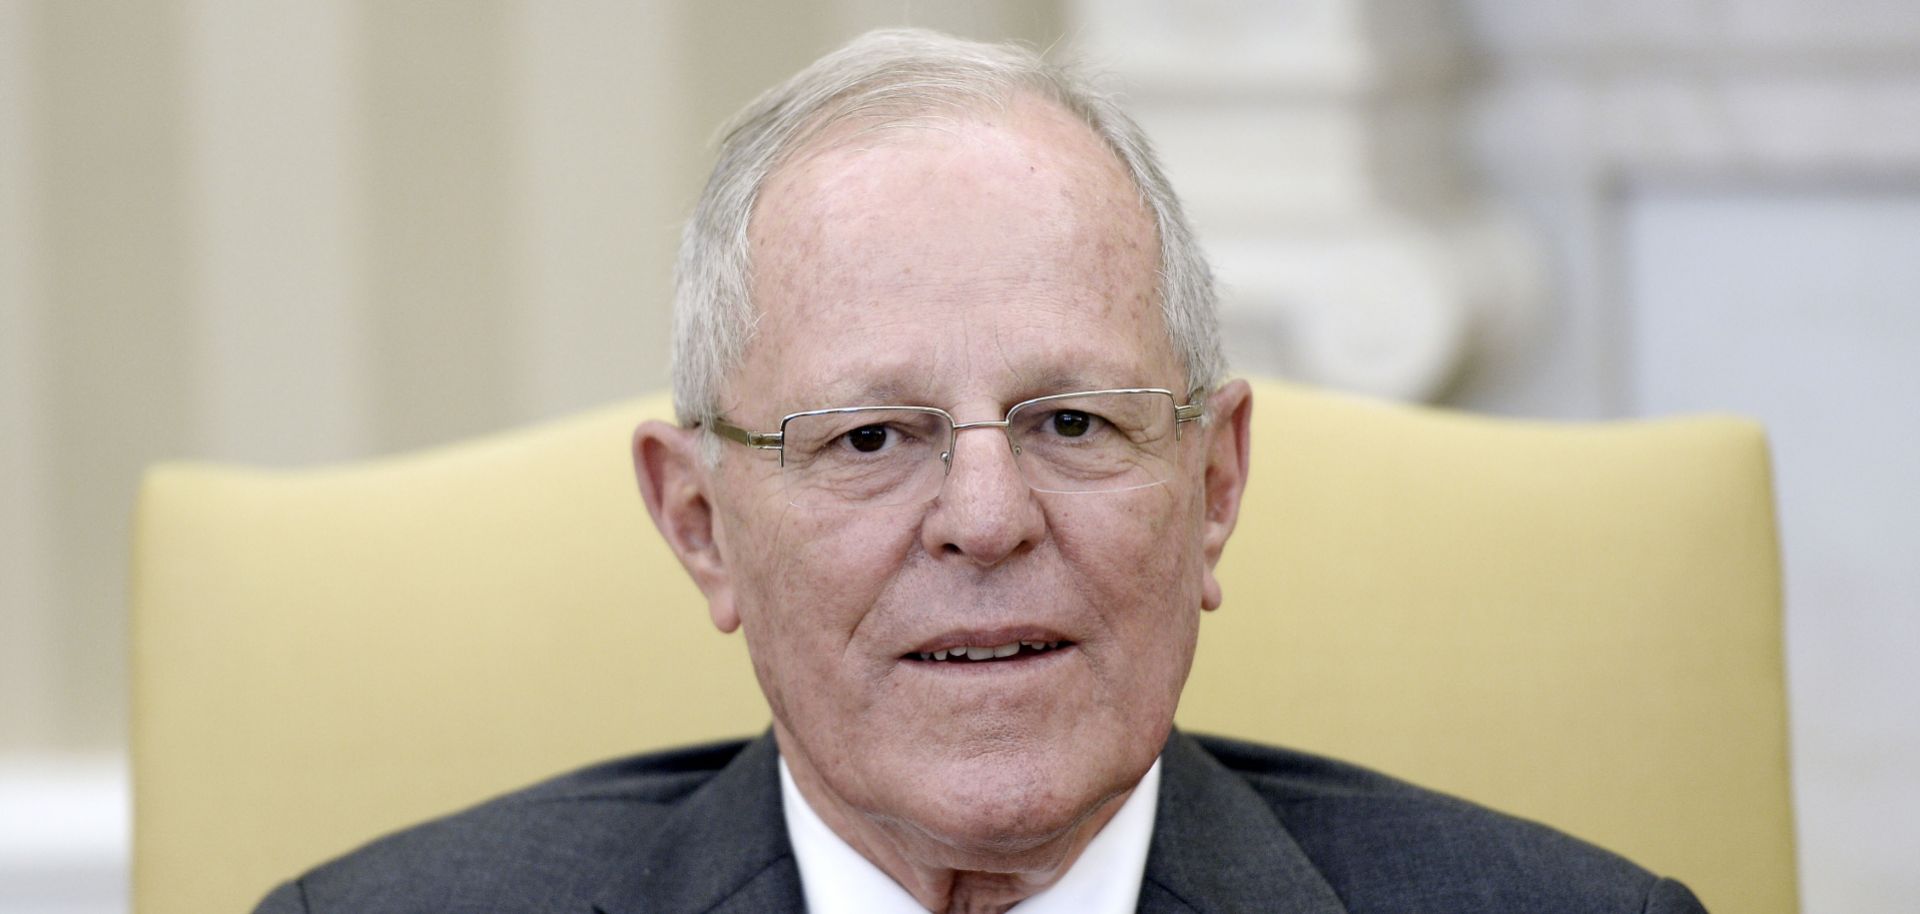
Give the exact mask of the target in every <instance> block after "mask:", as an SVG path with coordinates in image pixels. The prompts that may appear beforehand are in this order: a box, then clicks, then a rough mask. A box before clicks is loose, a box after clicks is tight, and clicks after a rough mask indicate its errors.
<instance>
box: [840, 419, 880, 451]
mask: <svg viewBox="0 0 1920 914" xmlns="http://www.w3.org/2000/svg"><path fill="white" fill-rule="evenodd" d="M847 443H848V444H850V445H852V446H853V449H854V450H856V451H859V452H860V453H862V454H871V453H873V452H874V451H877V450H879V449H881V448H883V447H886V445H887V428H886V426H884V425H862V426H860V427H859V428H856V429H854V430H853V431H850V432H848V433H847Z"/></svg>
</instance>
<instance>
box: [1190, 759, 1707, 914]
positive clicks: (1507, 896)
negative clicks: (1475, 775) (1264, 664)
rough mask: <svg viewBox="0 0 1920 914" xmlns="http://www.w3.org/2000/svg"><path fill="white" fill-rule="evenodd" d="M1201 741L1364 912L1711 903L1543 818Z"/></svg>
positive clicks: (1354, 770) (1572, 913)
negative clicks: (1539, 820) (1534, 819)
mask: <svg viewBox="0 0 1920 914" xmlns="http://www.w3.org/2000/svg"><path fill="white" fill-rule="evenodd" d="M1196 741H1197V742H1199V743H1200V745H1201V748H1203V749H1204V750H1205V751H1206V752H1207V753H1208V754H1209V755H1211V756H1213V758H1214V759H1215V760H1216V761H1218V762H1219V763H1220V764H1221V765H1222V766H1224V767H1225V768H1226V769H1227V770H1229V771H1231V772H1232V773H1234V774H1236V775H1238V776H1239V777H1240V778H1241V779H1242V780H1244V781H1245V782H1246V783H1247V785H1248V786H1249V787H1251V788H1252V789H1253V791H1254V792H1255V793H1256V794H1258V795H1259V797H1260V798H1261V799H1262V800H1264V801H1265V802H1266V804H1267V805H1268V807H1269V808H1270V809H1271V810H1272V811H1273V813H1274V815H1275V816H1276V817H1277V818H1278V819H1279V820H1280V822H1281V824H1282V826H1284V827H1285V829H1286V830H1287V832H1288V834H1289V835H1291V836H1292V837H1293V839H1294V840H1295V842H1296V843H1298V844H1299V846H1300V849H1301V850H1302V851H1303V852H1304V853H1305V854H1306V855H1307V857H1308V858H1309V859H1310V860H1311V861H1312V863H1313V865H1314V867H1315V868H1316V869H1318V870H1319V871H1320V873H1321V875H1322V876H1323V877H1324V878H1325V879H1326V880H1327V882H1328V884H1329V885H1330V886H1331V887H1332V888H1333V889H1334V891H1335V893H1336V894H1338V895H1339V896H1340V898H1341V900H1342V902H1343V903H1344V904H1345V905H1346V906H1347V908H1348V909H1349V910H1350V911H1351V912H1353V914H1368V912H1395V914H1422V912H1436V914H1437V912H1455V911H1458V912H1467V911H1555V912H1565V914H1585V912H1593V914H1601V912H1608V914H1613V912H1642V911H1646V912H1650V914H1651V912H1662V914H1697V912H1703V911H1704V908H1702V907H1701V906H1700V903H1699V901H1698V900H1697V899H1695V898H1694V897H1693V895H1692V893H1690V892H1688V891H1687V889H1686V888H1685V887H1684V886H1682V885H1680V884H1679V883H1676V882H1673V881H1672V880H1666V879H1661V878H1660V877H1658V876H1655V875H1654V874H1653V873H1650V872H1648V871H1647V870H1645V869H1643V868H1642V867H1640V866H1638V865H1636V864H1634V863H1633V862H1631V861H1629V860H1627V859H1626V858H1624V857H1621V856H1620V855H1618V854H1615V853H1612V852H1610V851H1607V850H1604V849H1602V848H1599V847H1596V846H1594V845H1592V844H1589V843H1587V842H1585V841H1581V840H1580V839H1577V838H1574V837H1572V836H1570V835H1567V834H1565V833H1563V832H1560V831H1557V830H1555V829H1553V828H1550V827H1548V826H1545V825H1542V824H1539V823H1537V822H1531V821H1528V820H1525V819H1521V818H1517V817H1515V816H1510V815H1507V814H1504V813H1500V812H1496V811H1494V810H1492V809H1488V808H1486V807H1484V806H1480V805H1477V804H1474V803H1471V802H1468V801H1466V800H1462V799H1459V798H1457V797H1452V796H1448V795H1446V794H1443V793H1438V792H1436V791H1432V790H1428V789H1425V788H1422V787H1418V786H1415V785H1413V784H1409V783H1407V782H1405V781H1402V780H1399V779H1397V778H1393V777H1390V776H1387V775H1384V774H1381V773H1379V772H1376V771H1371V770H1368V769H1366V768H1362V767H1360V766H1358V765H1353V764H1349V763H1346V762H1340V761H1336V760H1333V759H1329V758H1325V757H1322V756H1317V755H1313V754H1310V753H1304V752H1298V751H1293V750H1287V749H1279V748H1275V747H1271V746H1262V745H1258V744H1254V743H1248V742H1241V741H1238V740H1230V739H1224V738H1219V737H1211V736H1201V737H1196Z"/></svg>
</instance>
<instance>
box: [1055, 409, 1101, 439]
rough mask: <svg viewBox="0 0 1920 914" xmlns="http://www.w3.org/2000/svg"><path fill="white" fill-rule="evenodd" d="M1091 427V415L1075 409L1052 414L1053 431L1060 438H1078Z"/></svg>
mask: <svg viewBox="0 0 1920 914" xmlns="http://www.w3.org/2000/svg"><path fill="white" fill-rule="evenodd" d="M1092 427H1093V417H1092V416H1089V415H1087V414H1086V413H1083V412H1080V411H1079V410H1075V409H1063V410H1061V411H1059V412H1057V413H1054V414H1053V431H1054V433H1055V434H1057V435H1059V436H1060V437H1062V438H1078V437H1080V436H1081V435H1084V434H1086V433H1087V430H1088V429H1089V428H1092Z"/></svg>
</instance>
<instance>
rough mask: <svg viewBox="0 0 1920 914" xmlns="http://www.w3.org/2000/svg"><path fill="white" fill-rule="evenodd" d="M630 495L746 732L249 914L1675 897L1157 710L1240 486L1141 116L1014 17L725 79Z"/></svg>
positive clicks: (1466, 904) (1188, 250)
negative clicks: (757, 78)
mask: <svg viewBox="0 0 1920 914" xmlns="http://www.w3.org/2000/svg"><path fill="white" fill-rule="evenodd" d="M679 282H680V288H679V298H678V302H677V314H676V316H677V330H676V336H675V340H674V347H675V348H674V352H675V357H674V371H675V394H676V403H677V407H678V411H679V415H680V418H681V425H680V426H668V425H665V424H661V423H649V424H647V425H645V426H643V427H641V428H640V430H639V431H638V433H637V434H636V436H635V440H634V461H635V467H636V469H637V471H638V475H639V479H640V487H641V490H642V492H643V494H644V496H645V499H646V504H647V508H648V510H649V511H651V512H652V515H653V518H654V521H655V523H656V524H657V525H658V526H659V528H660V530H661V532H662V534H663V535H665V537H666V539H667V540H668V542H669V543H670V544H671V545H672V547H673V549H674V551H675V552H676V553H677V554H678V555H679V557H680V560H681V561H682V562H683V563H684V564H685V566H686V568H687V570H688V572H689V573H690V574H691V575H692V576H693V579H694V580H695V581H696V582H697V583H698V584H699V586H700V589H701V590H702V591H703V592H704V593H705V595H706V597H707V601H708V612H709V613H710V614H711V616H712V619H713V623H714V625H715V626H717V627H718V628H720V629H721V630H722V631H725V632H732V631H734V630H736V629H738V630H741V631H742V632H743V633H744V635H745V637H746V639H747V645H748V648H749V652H750V654H751V656H752V658H753V666H754V672H755V673H756V675H757V676H758V677H759V681H760V686H761V689H762V690H763V691H764V692H765V694H766V697H767V702H768V704H769V705H770V706H771V708H772V711H773V728H772V733H771V735H770V736H766V737H762V738H760V739H758V740H754V741H751V742H747V743H743V744H730V745H723V746H715V747H705V748H699V749H692V750H685V751H680V752H673V753H666V754H660V755H654V756H648V757H642V758H637V759H631V760H626V761H620V762H615V763H612V764H609V765H604V766H601V767H598V768H593V769H589V770H586V771H584V772H580V773H577V774H574V775H570V776H568V777H565V778H561V779H559V780H557V781H553V782H550V783H547V784H544V785H540V786H537V787H534V788H531V789H529V790H526V791H523V792H521V793H518V794H514V795H511V796H508V797H505V798H503V799H500V800H496V801H494V802H492V803H489V804H486V805H484V806H481V807H479V808H477V809H474V810H471V811H469V812H466V813H463V814H460V815H457V816H454V817H452V818H449V819H446V820H442V821H440V822H436V823H432V824H429V825H426V826H422V827H420V828H416V829H413V830H410V831H407V832H403V833H401V834H399V835H396V836H393V837H389V838H386V839H384V840H382V841H379V842H376V843H374V844H372V845H370V846H368V847H366V848H363V849H361V850H360V851H358V852H355V853H354V854H352V855H349V856H348V857H346V858H344V859H342V860H340V861H336V862H334V863H331V864H328V865H326V866H324V867H322V868H320V869H318V870H315V871H314V872H312V873H310V874H308V875H307V876H305V877H303V878H302V879H300V880H298V881H296V882H293V883H289V884H287V885H285V886H282V887H281V888H280V889H279V890H278V891H276V892H274V893H273V894H272V895H271V896H270V897H269V898H268V899H267V900H266V902H265V903H264V904H263V905H262V907H261V909H260V910H262V911H267V912H281V911H324V912H331V911H341V912H347V911H352V912H380V911H420V912H436V914H451V912H462V911H583V912H584V911H588V910H600V911H604V912H608V914H622V912H642V911H647V912H686V914H697V912H722V911H726V912H767V911H798V910H801V909H802V908H803V907H804V909H805V910H809V911H812V912H815V914H834V912H905V911H956V912H957V911H983V912H986V911H991V912H998V911H1007V910H1010V909H1011V910H1016V911H1019V912H1022V914H1046V912H1054V914H1062V912H1074V914H1084V912H1121V911H1132V910H1141V911H1167V912H1172V911H1222V912H1225V911H1289V912H1329V914H1330V912H1340V911H1353V912H1408V911H1430V912H1476V914H1481V912H1500V911H1539V912H1557V914H1562V912H1616V911H1617V912H1640V911H1657V912H1679V911H1698V910H1700V908H1699V905H1698V902H1696V901H1695V900H1694V899H1693V897H1692V896H1691V895H1690V894H1689V893H1688V892H1687V891H1686V889H1685V888H1683V887H1681V886H1679V885H1678V884H1677V883H1674V882H1671V881H1666V880H1662V879H1658V878H1656V877H1654V876H1652V875H1650V874H1648V873H1646V872H1644V871H1642V870H1640V869H1639V868H1637V867H1635V866H1634V865H1632V864H1630V863H1628V862H1626V861H1624V860H1621V859H1619V858H1618V857H1615V856H1612V855H1610V854H1608V853H1606V852H1604V851H1601V850H1598V849H1595V848H1591V847H1588V846H1585V845H1583V844H1580V843H1579V842H1577V841H1574V840H1572V839H1570V838H1567V837H1565V836H1562V835H1560V834H1557V833H1555V832H1552V831H1550V830H1548V829H1545V828H1542V827H1540V826H1536V825H1532V824H1528V823H1524V822H1520V821H1516V820H1513V819H1509V818H1506V817H1503V816H1501V815H1499V814H1496V813H1492V812H1489V811H1486V810H1482V809H1479V808H1476V807H1473V806H1471V805H1468V804H1466V803H1462V802H1459V801H1456V800H1452V799H1448V798H1445V797H1441V796H1437V795H1434V794H1431V793H1427V792H1424V791H1421V790H1419V789H1417V788H1414V787H1410V786H1408V785H1405V784H1401V783H1397V782H1394V781H1392V780H1389V779H1387V778H1385V777H1382V776H1380V775H1376V774H1372V773H1368V772H1365V771H1362V770H1358V769H1355V768H1352V767H1349V766H1346V765H1342V764H1339V763H1335V762H1331V761H1327V760H1324V759H1318V758H1313V757H1309V756H1304V755H1300V754H1297V753H1291V752H1286V751H1282V750H1276V749H1269V748H1262V747H1257V746H1252V745H1246V744H1241V743H1234V742H1229V741H1225V740H1216V739H1208V738H1199V737H1189V736H1187V735H1184V734H1181V733H1178V732H1175V731H1174V730H1173V716H1174V709H1175V706H1176V705H1177V704H1178V701H1179V697H1180V691H1181V687H1182V685H1183V684H1184V682H1185V680H1186V677H1187V671H1188V668H1189V666H1190V665H1191V663H1192V660H1193V652H1194V644H1195V638H1196V635H1197V632H1198V628H1199V625H1200V616H1201V612H1202V611H1203V610H1210V609H1214V608H1217V607H1218V606H1219V605H1220V603H1221V600H1222V595H1221V589H1220V584H1219V582H1218V581H1216V580H1215V578H1214V575H1213V568H1214V565H1215V563H1216V562H1217V561H1218V559H1219V558H1220V554H1221V550H1222V549H1223V548H1224V547H1225V546H1226V542H1227V537H1228V535H1229V534H1230V533H1231V532H1232V530H1233V527H1234V522H1235V518H1236V514H1237V511H1238V508H1239V503H1240V495H1241V491H1242V487H1243V485H1244V484H1245V481H1246V475H1247V449H1248V421H1249V416H1250V414H1251V410H1252V404H1251V402H1250V394H1249V391H1248V387H1247V385H1246V384H1245V383H1244V382H1239V381H1233V382H1224V383H1223V382H1222V378H1221V374H1222V365H1221V357H1220V353H1219V339H1218V332H1217V330H1216V327H1215V318H1214V303H1213V295H1212V289H1211V286H1210V280H1209V276H1208V272H1207V268H1206V266H1205V264H1204V262H1203V261H1202V259H1201V257H1200V255H1199V253H1198V252H1197V250H1196V249H1195V245H1194V242H1193V239H1192V237H1191V235H1190V233H1189V231H1188V229H1187V227H1186V224H1185V222H1184V221H1183V219H1182V216H1181V213H1180V209H1179V205H1178V203H1177V202H1176V200H1175V199H1174V196H1173V194H1172V191H1171V190H1170V189H1169V188H1168V187H1167V185H1166V182H1165V180H1164V179H1163V178H1162V177H1161V174H1160V171H1159V168H1158V167H1157V166H1156V164H1155V163H1154V160H1153V158H1152V156H1151V154H1150V153H1149V151H1148V148H1147V144H1146V142H1145V139H1144V138H1143V137H1142V136H1141V135H1140V134H1139V132H1138V130H1137V129H1136V128H1135V127H1134V126H1133V124H1132V123H1131V122H1130V121H1129V120H1128V119H1127V118H1126V117H1125V116H1124V115H1122V114H1121V113H1120V112H1118V111H1117V110H1116V109H1115V108H1114V107H1113V105H1112V103H1111V102H1109V101H1108V100H1106V99H1105V98H1103V97H1101V96H1099V95H1097V94H1095V93H1092V92H1090V91H1088V90H1087V89H1085V88H1084V87H1082V86H1081V85H1080V84H1079V83H1078V82H1076V81H1075V79H1074V78H1073V77H1072V76H1071V75H1070V74H1068V73H1065V72H1062V71H1060V70H1058V69H1056V68H1054V67H1051V66H1049V65H1047V64H1045V63H1043V62H1042V61H1041V60H1040V59H1039V58H1037V57H1036V56H1034V55H1032V54H1030V53H1027V52H1025V51H1021V50H1018V49H1013V48H1006V47H996V46H987V45H978V44H972V43H967V42H962V41H957V40H953V39H949V38H945V37H942V36H938V35H934V34H930V33H924V32H883V33H875V34H872V35H869V36H866V37H864V38H862V39H860V40H858V41H856V42H854V43H853V44H851V45H849V46H848V47H846V48H844V49H842V50H841V51H839V52H837V53H835V54H832V55H830V56H829V57H827V58H825V59H823V60H821V61H819V62H818V63H816V64H814V65H813V66H812V67H810V68H808V69H807V70H806V71H804V72H802V73H801V74H799V75H798V76H796V77H794V78H793V79H792V80H790V81H788V82H787V83H786V84H784V85H782V86H780V87H778V88H776V89H774V90H773V91H772V92H770V93H768V94H767V95H766V96H764V97H762V98H761V99H759V100H758V101H756V102H755V103H754V104H753V105H752V106H751V107H750V108H749V110H748V111H747V112H746V113H745V114H744V115H743V116H742V118H741V119H740V120H739V122H738V125H737V126H736V127H735V128H734V129H733V131H732V132H731V133H730V134H729V136H728V138H727V140H726V142H725V145H724V147H723V149H722V152H721V156H720V161H719V164H718V166H717V167H716V168H715V170H714V174H713V177H712V179H711V181H710V182H709V184H708V185H707V189H706V193H705V196H704V197H703V198H702V200H701V202H700V204H699V207H698V210H697V211H696V213H695V215H694V217H693V220H692V223H691V224H690V226H689V227H688V229H687V233H686V240H685V243H684V248H683V251H682V258H681V270H680V280H679Z"/></svg>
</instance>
